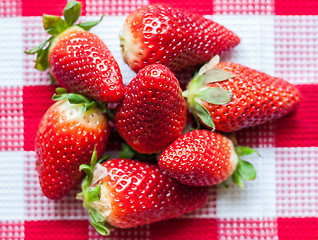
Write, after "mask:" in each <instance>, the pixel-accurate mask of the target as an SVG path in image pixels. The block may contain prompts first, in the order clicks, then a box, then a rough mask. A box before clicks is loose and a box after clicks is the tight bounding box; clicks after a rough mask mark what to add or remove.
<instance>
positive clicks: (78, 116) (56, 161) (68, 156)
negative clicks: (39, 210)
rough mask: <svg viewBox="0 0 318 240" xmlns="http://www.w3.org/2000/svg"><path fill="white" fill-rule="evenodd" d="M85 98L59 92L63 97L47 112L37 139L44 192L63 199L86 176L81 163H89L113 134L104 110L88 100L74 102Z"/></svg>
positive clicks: (37, 154)
mask: <svg viewBox="0 0 318 240" xmlns="http://www.w3.org/2000/svg"><path fill="white" fill-rule="evenodd" d="M66 97H67V98H69V99H70V101H71V102H78V103H79V102H81V100H83V99H85V98H83V97H82V96H79V95H77V94H71V95H67V94H61V95H57V97H56V98H57V99H62V100H59V101H58V102H56V103H55V104H53V105H52V106H51V107H50V108H49V109H48V110H47V111H46V113H45V114H44V116H43V118H42V120H41V122H40V125H39V128H38V131H37V135H36V139H35V152H36V156H37V171H38V173H39V180H40V185H41V188H42V192H43V194H44V195H45V196H46V197H48V198H50V199H59V198H61V197H63V196H64V195H65V194H67V193H68V192H69V191H70V190H71V189H73V188H74V187H75V186H76V185H77V184H78V183H79V182H80V181H81V180H82V179H83V177H84V174H83V173H82V172H79V166H80V165H81V164H83V163H89V162H90V158H91V155H92V152H93V150H94V147H96V149H97V153H98V156H101V155H102V154H103V152H104V151H105V149H106V144H107V140H108V136H109V128H108V122H107V119H106V117H105V116H104V114H103V113H102V112H101V111H100V110H99V109H98V108H97V107H94V106H93V105H92V103H89V102H88V99H86V100H87V104H85V106H86V108H87V109H86V111H85V112H83V111H82V110H83V104H71V103H70V102H69V101H68V100H66V99H63V98H66Z"/></svg>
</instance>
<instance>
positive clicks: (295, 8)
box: [275, 0, 318, 15]
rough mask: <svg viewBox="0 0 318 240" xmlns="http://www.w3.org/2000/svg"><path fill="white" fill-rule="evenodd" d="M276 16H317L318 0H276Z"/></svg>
mask: <svg viewBox="0 0 318 240" xmlns="http://www.w3.org/2000/svg"><path fill="white" fill-rule="evenodd" d="M275 13H276V15H317V14H318V1H317V0H275Z"/></svg>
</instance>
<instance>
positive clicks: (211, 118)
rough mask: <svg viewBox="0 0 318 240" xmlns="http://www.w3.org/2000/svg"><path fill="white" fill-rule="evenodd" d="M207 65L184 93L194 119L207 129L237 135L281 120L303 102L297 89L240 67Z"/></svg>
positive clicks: (214, 60)
mask: <svg viewBox="0 0 318 240" xmlns="http://www.w3.org/2000/svg"><path fill="white" fill-rule="evenodd" d="M218 62H219V57H215V58H213V59H212V60H211V61H210V62H209V63H207V64H206V65H204V66H203V67H202V68H201V69H200V71H199V72H198V74H196V75H195V76H194V78H193V79H192V80H191V81H190V83H189V85H188V89H187V90H186V91H185V92H184V93H183V96H185V97H186V98H187V105H188V106H189V109H190V110H191V112H192V113H193V114H194V116H195V117H196V118H197V119H199V120H200V121H201V123H203V124H204V125H205V126H206V127H208V128H210V129H216V130H219V131H223V132H231V131H236V130H239V129H242V128H246V127H251V126H255V125H259V124H262V123H265V122H267V121H270V120H273V119H277V118H280V117H282V116H284V115H286V114H288V113H289V112H291V111H292V110H294V109H295V108H296V107H297V106H298V104H299V102H300V93H299V91H298V89H297V88H296V86H294V85H292V84H290V83H288V82H286V81H284V80H283V79H281V78H277V77H272V76H270V75H268V74H266V73H263V72H259V71H257V70H254V69H251V68H248V67H245V66H242V65H240V64H237V63H230V62H224V63H218Z"/></svg>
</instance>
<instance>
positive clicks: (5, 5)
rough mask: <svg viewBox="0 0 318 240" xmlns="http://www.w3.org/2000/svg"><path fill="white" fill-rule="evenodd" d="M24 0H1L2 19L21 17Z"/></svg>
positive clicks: (0, 15)
mask: <svg viewBox="0 0 318 240" xmlns="http://www.w3.org/2000/svg"><path fill="white" fill-rule="evenodd" d="M21 1H22V0H0V17H16V16H21V11H22V8H21V4H22V3H21Z"/></svg>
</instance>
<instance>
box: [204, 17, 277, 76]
mask: <svg viewBox="0 0 318 240" xmlns="http://www.w3.org/2000/svg"><path fill="white" fill-rule="evenodd" d="M207 17H208V18H212V20H214V21H216V22H217V23H219V24H222V25H223V26H225V27H226V28H228V29H229V30H231V31H233V32H234V33H235V34H237V35H238V36H239V37H240V39H241V42H240V44H239V45H237V46H236V47H235V48H233V49H232V50H230V51H228V52H226V53H224V54H223V55H222V56H221V61H230V62H235V63H239V64H242V65H245V66H247V67H250V68H254V69H257V70H259V71H262V72H266V73H267V74H270V75H273V74H274V64H275V62H274V16H266V15H264V16H253V20H251V17H250V16H244V15H241V16H240V15H225V16H224V15H213V16H212V17H211V16H207Z"/></svg>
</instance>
